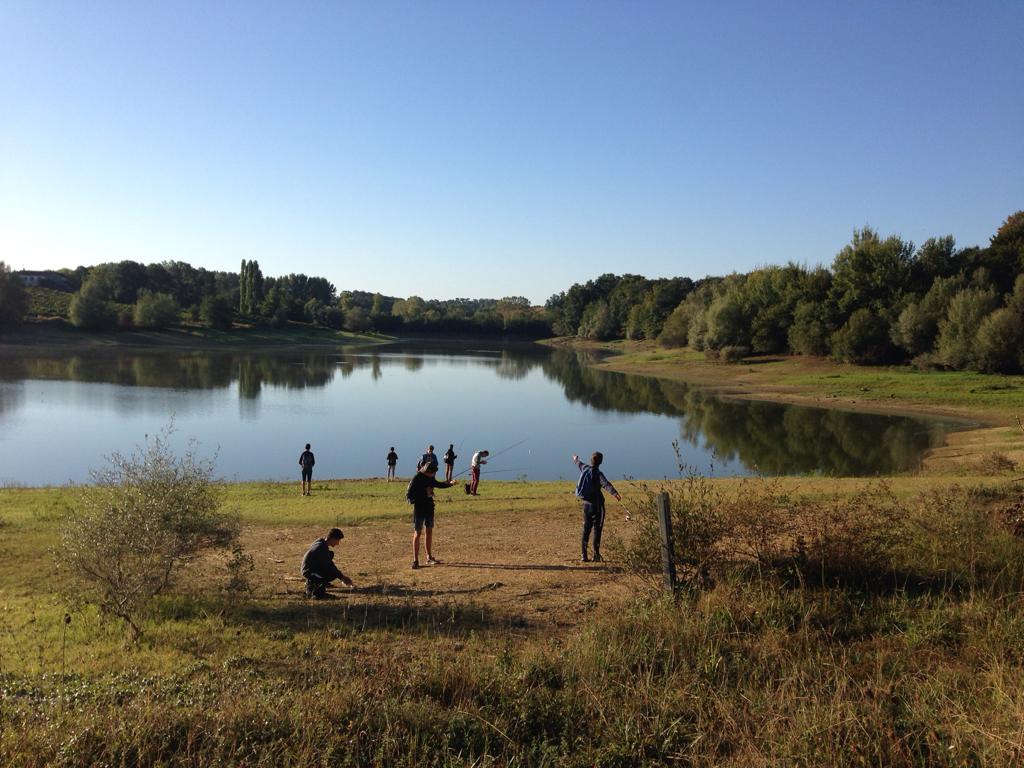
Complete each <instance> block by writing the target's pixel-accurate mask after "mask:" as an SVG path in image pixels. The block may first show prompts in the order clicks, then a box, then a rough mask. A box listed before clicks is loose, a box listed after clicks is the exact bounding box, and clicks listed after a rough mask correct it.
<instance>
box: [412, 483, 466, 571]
mask: <svg viewBox="0 0 1024 768" xmlns="http://www.w3.org/2000/svg"><path fill="white" fill-rule="evenodd" d="M436 475H437V464H427V465H426V466H424V467H423V468H422V469H420V471H419V472H417V473H416V474H415V476H414V477H413V478H412V480H410V481H409V487H408V488H406V490H405V498H406V499H407V500H408V501H409V503H410V504H412V528H413V534H412V567H413V568H419V567H420V533H421V531H422V530H423V529H424V528H426V529H427V564H428V565H434V564H436V563H438V562H440V561H439V560H437V559H435V558H434V553H433V550H432V549H431V544H432V543H433V537H434V489H435V488H451V487H452V486H453V485H455V481H454V480H450V481H448V482H446V483H442V482H441V481H439V480H438V479H437V477H436Z"/></svg>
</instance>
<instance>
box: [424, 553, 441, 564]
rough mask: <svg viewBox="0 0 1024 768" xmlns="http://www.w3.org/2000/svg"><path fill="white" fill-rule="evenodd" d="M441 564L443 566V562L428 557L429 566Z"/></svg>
mask: <svg viewBox="0 0 1024 768" xmlns="http://www.w3.org/2000/svg"><path fill="white" fill-rule="evenodd" d="M440 564H441V561H440V560H438V559H437V558H436V557H430V556H429V555H428V556H427V565H440Z"/></svg>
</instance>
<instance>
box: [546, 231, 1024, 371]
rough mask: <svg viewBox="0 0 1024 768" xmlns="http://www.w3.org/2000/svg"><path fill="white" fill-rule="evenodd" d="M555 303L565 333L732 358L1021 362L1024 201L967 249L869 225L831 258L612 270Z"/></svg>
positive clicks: (975, 365)
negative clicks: (691, 275) (685, 269)
mask: <svg viewBox="0 0 1024 768" xmlns="http://www.w3.org/2000/svg"><path fill="white" fill-rule="evenodd" d="M546 308H547V310H548V312H549V313H550V317H551V322H552V327H553V329H554V331H555V332H556V333H558V334H560V335H567V336H581V337H585V338H589V339H621V338H629V339H657V340H658V341H660V342H661V343H662V344H664V345H665V346H669V347H684V346H685V347H690V348H692V349H696V350H704V351H706V352H707V353H708V354H709V355H710V356H720V357H723V358H726V359H738V358H741V357H744V356H746V355H749V354H773V353H783V354H785V353H792V354H798V355H830V356H832V357H834V358H835V359H837V360H841V361H846V362H852V363H861V364H881V363H898V362H905V361H908V360H909V361H912V362H913V363H914V364H915V365H917V366H920V367H943V368H951V369H972V370H978V371H986V372H997V371H998V372H1007V373H1011V372H1019V371H1021V370H1022V369H1024V211H1018V212H1017V213H1015V214H1013V215H1012V216H1010V217H1009V218H1007V219H1006V221H1005V222H1004V223H1003V225H1002V226H1001V227H1000V228H999V230H998V231H997V232H996V234H995V235H994V236H993V237H992V238H991V240H990V242H989V245H988V247H985V248H980V247H970V248H963V249H958V248H957V247H956V244H955V242H954V240H953V238H952V237H951V236H945V237H936V238H931V239H929V240H927V241H925V243H924V244H922V245H921V246H920V247H919V248H915V247H914V245H913V243H910V242H907V241H905V240H903V239H901V238H900V237H898V236H895V235H893V236H891V237H887V238H882V237H881V236H879V234H878V233H877V232H875V231H874V230H872V229H870V228H868V227H865V228H864V229H861V230H857V231H855V232H854V234H853V240H852V241H851V242H850V244H849V245H847V246H846V247H844V248H843V249H842V250H841V251H840V252H839V253H838V254H837V255H836V257H835V259H834V261H833V262H832V266H831V268H828V269H826V268H824V267H818V268H814V269H808V268H806V267H803V266H799V265H796V264H788V265H786V266H781V267H779V266H775V267H765V268H763V269H755V270H754V271H752V272H749V273H747V274H732V275H728V276H726V277H708V278H704V279H702V280H698V281H696V282H695V281H692V280H690V279H688V278H673V279H670V280H647V279H645V278H643V277H641V276H639V275H622V276H621V277H620V276H616V275H611V274H608V275H602V276H601V277H599V278H597V279H596V280H591V281H589V282H587V283H585V284H582V285H580V284H576V285H574V286H572V288H570V289H569V290H568V291H565V292H563V293H560V294H557V295H555V296H552V297H551V299H549V300H548V302H547V307H546Z"/></svg>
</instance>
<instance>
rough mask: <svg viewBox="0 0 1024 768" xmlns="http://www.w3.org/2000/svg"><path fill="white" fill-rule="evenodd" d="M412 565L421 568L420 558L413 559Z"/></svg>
mask: <svg viewBox="0 0 1024 768" xmlns="http://www.w3.org/2000/svg"><path fill="white" fill-rule="evenodd" d="M412 567H413V568H419V567H420V561H419V560H413V561H412Z"/></svg>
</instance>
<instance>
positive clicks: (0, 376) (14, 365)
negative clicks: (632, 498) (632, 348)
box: [0, 342, 962, 485]
mask: <svg viewBox="0 0 1024 768" xmlns="http://www.w3.org/2000/svg"><path fill="white" fill-rule="evenodd" d="M587 361H588V356H587V353H581V352H575V351H567V350H549V349H547V348H544V347H540V346H536V345H529V346H523V347H500V348H499V347H496V346H493V345H492V344H489V343H487V342H469V343H466V345H465V346H464V347H459V348H456V347H455V346H453V345H452V344H449V345H447V346H446V345H444V344H433V345H426V344H410V343H405V344H396V345H387V346H381V347H373V348H366V347H359V348H352V349H347V350H340V351H332V352H324V351H316V352H310V351H296V352H294V353H281V352H273V353H237V352H168V351H166V350H160V351H133V352H127V351H123V350H119V351H114V352H88V353H83V354H68V353H63V354H60V355H56V354H54V355H31V354H30V355H18V356H6V357H0V483H4V484H15V485H53V484H62V483H66V482H68V481H76V482H77V481H84V480H87V479H88V478H89V471H90V469H95V468H101V467H104V466H106V462H105V457H106V456H107V455H109V454H110V453H111V452H113V451H122V452H129V451H130V450H131V449H132V448H133V447H134V446H135V445H137V444H139V443H141V442H142V441H143V440H144V438H145V436H146V435H147V434H153V433H156V432H158V431H159V430H160V429H161V428H162V427H164V426H166V425H167V424H168V423H169V422H170V421H171V419H172V418H173V420H174V423H175V426H176V429H177V432H176V435H175V441H176V442H177V443H180V444H181V445H184V443H185V442H186V441H187V439H188V438H195V439H197V440H198V441H199V444H200V453H202V454H205V455H212V454H214V453H216V457H217V460H216V468H217V473H218V474H219V475H221V476H223V477H225V478H227V479H238V480H258V479H273V480H282V479H295V480H298V456H299V453H300V452H301V451H302V447H303V445H304V444H305V443H307V442H308V443H312V446H313V451H314V453H315V454H316V458H317V465H316V470H315V472H314V481H316V480H317V479H318V478H320V479H323V478H339V477H371V476H382V475H383V474H384V472H385V460H384V457H385V454H386V453H387V451H388V448H389V447H390V446H392V445H393V446H395V449H396V451H397V453H398V456H399V463H398V474H399V476H403V475H404V476H408V475H409V474H411V473H412V472H413V470H414V467H415V464H416V460H417V459H418V457H419V455H420V454H421V453H422V452H423V450H424V448H425V446H426V445H427V444H428V443H433V444H434V446H435V447H436V451H437V453H438V454H441V453H443V452H444V450H445V449H446V448H447V447H448V444H449V443H454V444H455V445H456V452H457V453H458V454H459V458H458V460H457V462H456V472H460V471H462V470H465V469H466V468H467V467H468V466H469V459H470V457H471V455H472V453H473V451H475V450H477V449H481V448H486V449H489V450H490V451H491V454H492V460H491V462H490V464H489V465H488V466H487V467H486V470H488V474H487V475H485V476H484V481H486V479H487V477H488V476H489V477H491V478H492V479H517V478H523V477H525V478H528V479H534V480H555V479H559V478H566V479H574V478H575V476H576V471H575V468H574V467H573V465H572V463H571V459H570V457H571V455H572V454H573V453H574V452H576V453H579V454H580V455H581V456H584V457H586V456H589V454H590V452H591V451H593V450H601V451H603V452H604V454H605V464H604V466H605V469H606V471H607V474H608V475H609V477H611V478H612V479H613V480H616V479H620V478H623V477H627V476H628V477H636V478H662V477H678V476H679V463H678V462H679V460H681V461H682V462H683V463H684V464H685V465H687V466H688V467H690V468H692V470H694V471H697V472H699V473H702V474H707V475H716V476H720V475H743V474H752V473H762V474H766V475H777V474H800V473H818V474H830V475H862V476H863V475H874V474H886V473H891V472H898V471H904V470H908V469H913V468H915V467H917V466H918V465H919V463H920V461H921V457H922V455H923V453H924V452H925V451H927V450H928V449H929V448H931V447H934V446H937V445H939V444H941V443H942V441H943V439H944V436H945V435H946V434H947V433H948V432H949V431H951V430H953V429H957V428H961V427H962V425H957V424H954V423H951V422H943V421H938V420H926V419H916V418H906V417H900V416H878V415H867V414H856V413H848V412H842V411H835V410H825V409H817V408H806V407H797V406H787V405H779V404H773V403H759V402H750V401H741V400H728V399H722V398H718V397H714V396H712V395H710V394H708V393H706V392H704V391H702V390H700V389H697V388H694V387H689V386H686V385H684V384H679V383H673V382H667V381H662V380H658V379H652V378H649V377H644V376H632V375H624V374H616V373H607V372H602V371H596V370H594V369H592V368H589V367H587V365H586V363H587ZM673 442H676V443H677V444H678V451H679V460H677V455H676V450H675V449H674V448H673Z"/></svg>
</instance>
